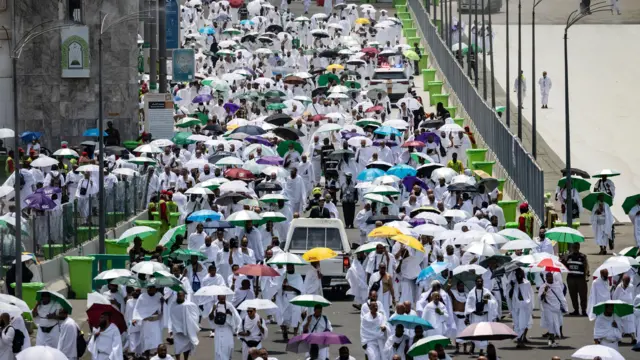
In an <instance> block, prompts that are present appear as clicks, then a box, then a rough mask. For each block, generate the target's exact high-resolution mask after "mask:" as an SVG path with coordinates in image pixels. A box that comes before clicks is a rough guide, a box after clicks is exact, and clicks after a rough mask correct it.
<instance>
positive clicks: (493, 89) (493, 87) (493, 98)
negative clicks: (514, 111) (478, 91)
mask: <svg viewBox="0 0 640 360" xmlns="http://www.w3.org/2000/svg"><path fill="white" fill-rule="evenodd" d="M492 11H493V10H492V9H491V0H489V9H488V10H487V12H488V13H489V54H490V55H491V59H490V62H491V108H492V109H495V108H496V77H495V76H494V74H495V73H494V72H493V23H492V22H491V12H492ZM507 26H509V24H507ZM508 80H509V79H507V83H508V82H509V81H508ZM507 94H508V92H507Z"/></svg>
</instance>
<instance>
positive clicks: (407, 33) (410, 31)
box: [404, 28, 417, 45]
mask: <svg viewBox="0 0 640 360" xmlns="http://www.w3.org/2000/svg"><path fill="white" fill-rule="evenodd" d="M416 34H417V30H416V28H407V29H405V30H404V36H405V37H408V38H409V37H416ZM410 45H413V44H410Z"/></svg>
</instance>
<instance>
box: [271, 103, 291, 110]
mask: <svg viewBox="0 0 640 360" xmlns="http://www.w3.org/2000/svg"><path fill="white" fill-rule="evenodd" d="M286 108H287V105H285V104H283V103H273V104H269V105H267V110H283V109H286Z"/></svg>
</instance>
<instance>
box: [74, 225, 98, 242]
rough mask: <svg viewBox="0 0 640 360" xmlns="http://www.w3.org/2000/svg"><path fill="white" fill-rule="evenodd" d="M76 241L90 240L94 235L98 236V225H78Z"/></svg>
mask: <svg viewBox="0 0 640 360" xmlns="http://www.w3.org/2000/svg"><path fill="white" fill-rule="evenodd" d="M77 233H78V241H79V242H81V243H83V242H85V241H88V240H91V239H93V238H94V237H96V236H98V227H97V226H91V227H89V226H79V227H78V231H77Z"/></svg>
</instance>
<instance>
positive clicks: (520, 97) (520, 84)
mask: <svg viewBox="0 0 640 360" xmlns="http://www.w3.org/2000/svg"><path fill="white" fill-rule="evenodd" d="M516 76H517V77H518V88H517V89H516V90H517V91H518V139H520V140H522V95H523V94H522V0H518V74H517V75H516ZM509 81H510V80H509V79H507V82H509ZM534 90H535V89H534Z"/></svg>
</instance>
